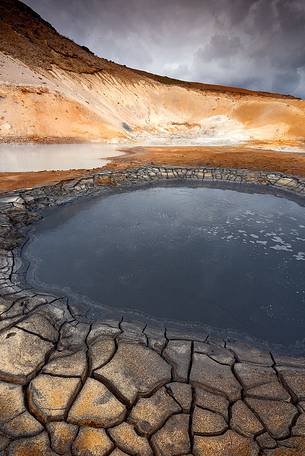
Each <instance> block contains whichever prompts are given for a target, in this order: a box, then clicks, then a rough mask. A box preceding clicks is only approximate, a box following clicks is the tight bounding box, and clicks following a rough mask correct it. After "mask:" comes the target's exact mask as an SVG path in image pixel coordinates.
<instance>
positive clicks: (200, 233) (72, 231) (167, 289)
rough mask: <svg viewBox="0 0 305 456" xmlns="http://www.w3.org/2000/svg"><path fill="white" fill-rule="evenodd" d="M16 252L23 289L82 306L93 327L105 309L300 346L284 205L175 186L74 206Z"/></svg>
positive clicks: (290, 208)
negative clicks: (23, 270) (56, 294)
mask: <svg viewBox="0 0 305 456" xmlns="http://www.w3.org/2000/svg"><path fill="white" fill-rule="evenodd" d="M24 250H25V255H26V257H27V258H28V259H30V267H29V271H28V280H29V281H30V282H31V283H33V284H35V285H37V284H38V285H39V286H40V287H42V288H44V289H45V290H48V291H51V290H54V289H55V290H57V291H58V290H61V291H64V292H65V293H66V294H68V295H70V296H73V297H74V301H75V302H80V301H81V298H80V296H81V297H82V299H83V298H84V297H86V298H89V300H88V302H91V306H92V309H93V310H94V313H95V315H96V316H99V317H103V314H104V310H103V309H104V306H105V307H108V308H111V309H117V310H118V314H119V313H120V310H124V311H126V310H130V311H135V312H139V313H140V314H146V315H148V316H151V317H154V318H157V319H160V320H171V321H180V322H186V321H187V322H196V323H201V324H203V325H208V326H211V327H218V328H222V329H224V330H225V329H232V330H234V331H236V332H240V333H245V334H247V335H249V336H254V337H256V338H259V339H262V340H266V341H269V342H273V343H280V344H284V345H290V344H294V343H295V342H296V341H300V340H302V339H304V337H305V209H304V207H302V206H301V205H299V204H298V203H296V202H294V201H291V200H289V199H286V198H283V197H277V196H274V195H272V194H258V193H255V191H254V192H253V193H241V192H239V191H236V190H225V189H215V188H202V187H201V188H187V187H179V186H177V187H155V188H146V189H140V190H136V191H128V192H126V193H117V194H111V195H108V196H103V197H98V198H94V199H91V200H82V201H81V200H80V201H77V202H75V203H73V204H72V205H69V206H65V207H62V208H59V209H57V210H56V211H54V212H52V213H50V214H49V215H48V216H46V217H45V219H44V220H42V221H41V222H40V223H39V224H38V225H37V228H36V229H35V232H34V235H33V238H32V240H31V242H29V243H28V245H27V246H26V248H25V249H24ZM76 296H77V298H76Z"/></svg>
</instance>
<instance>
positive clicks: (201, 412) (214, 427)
mask: <svg viewBox="0 0 305 456" xmlns="http://www.w3.org/2000/svg"><path fill="white" fill-rule="evenodd" d="M227 428H228V425H227V423H226V421H225V419H224V417H223V416H222V415H219V414H218V413H215V412H212V411H210V410H206V409H202V408H200V407H197V406H196V407H195V409H194V412H193V417H192V430H193V433H194V434H202V435H217V434H222V433H223V432H224V431H225V430H226V429H227Z"/></svg>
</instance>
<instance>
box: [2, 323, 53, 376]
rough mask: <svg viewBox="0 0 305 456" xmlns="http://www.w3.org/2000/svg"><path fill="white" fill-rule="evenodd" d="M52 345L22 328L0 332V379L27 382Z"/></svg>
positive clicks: (40, 364) (41, 363) (39, 366)
mask: <svg viewBox="0 0 305 456" xmlns="http://www.w3.org/2000/svg"><path fill="white" fill-rule="evenodd" d="M52 347H53V345H52V344H51V343H50V342H46V341H44V340H42V339H40V338H39V337H38V336H35V335H33V334H29V333H27V332H25V331H23V330H22V329H18V328H12V329H8V330H6V331H4V332H2V333H1V334H0V353H1V356H0V379H1V380H4V381H11V382H13V383H20V384H24V383H27V382H28V381H29V380H30V379H31V377H32V376H33V375H34V374H35V372H37V371H38V370H39V369H40V368H41V366H42V365H43V363H44V360H45V357H46V354H47V353H48V352H49V351H50V350H51V349H52Z"/></svg>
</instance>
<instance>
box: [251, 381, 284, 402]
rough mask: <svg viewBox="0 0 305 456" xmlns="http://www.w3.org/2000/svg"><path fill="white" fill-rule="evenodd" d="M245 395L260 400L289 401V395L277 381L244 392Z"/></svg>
mask: <svg viewBox="0 0 305 456" xmlns="http://www.w3.org/2000/svg"><path fill="white" fill-rule="evenodd" d="M246 395H247V396H249V397H255V398H261V399H272V400H277V401H286V402H290V401H291V396H290V394H289V393H288V391H286V390H285V388H284V387H283V386H282V385H281V384H280V382H279V381H278V380H275V381H273V382H270V383H265V384H264V385H259V386H256V387H254V388H250V389H248V390H247V391H246Z"/></svg>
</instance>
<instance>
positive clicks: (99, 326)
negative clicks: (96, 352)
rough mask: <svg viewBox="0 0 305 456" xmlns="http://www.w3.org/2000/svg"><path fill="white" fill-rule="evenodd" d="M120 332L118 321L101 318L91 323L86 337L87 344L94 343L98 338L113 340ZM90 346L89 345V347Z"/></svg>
mask: <svg viewBox="0 0 305 456" xmlns="http://www.w3.org/2000/svg"><path fill="white" fill-rule="evenodd" d="M120 333H121V330H120V328H119V322H114V321H111V320H110V321H109V320H103V321H102V322H100V321H98V322H95V323H93V325H92V328H91V331H90V333H89V335H88V337H87V341H88V344H89V346H91V345H94V344H95V343H96V342H98V341H99V340H103V339H106V340H107V339H112V340H114V338H115V337H117V336H118V335H119V334H120ZM89 348H90V347H89Z"/></svg>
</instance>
